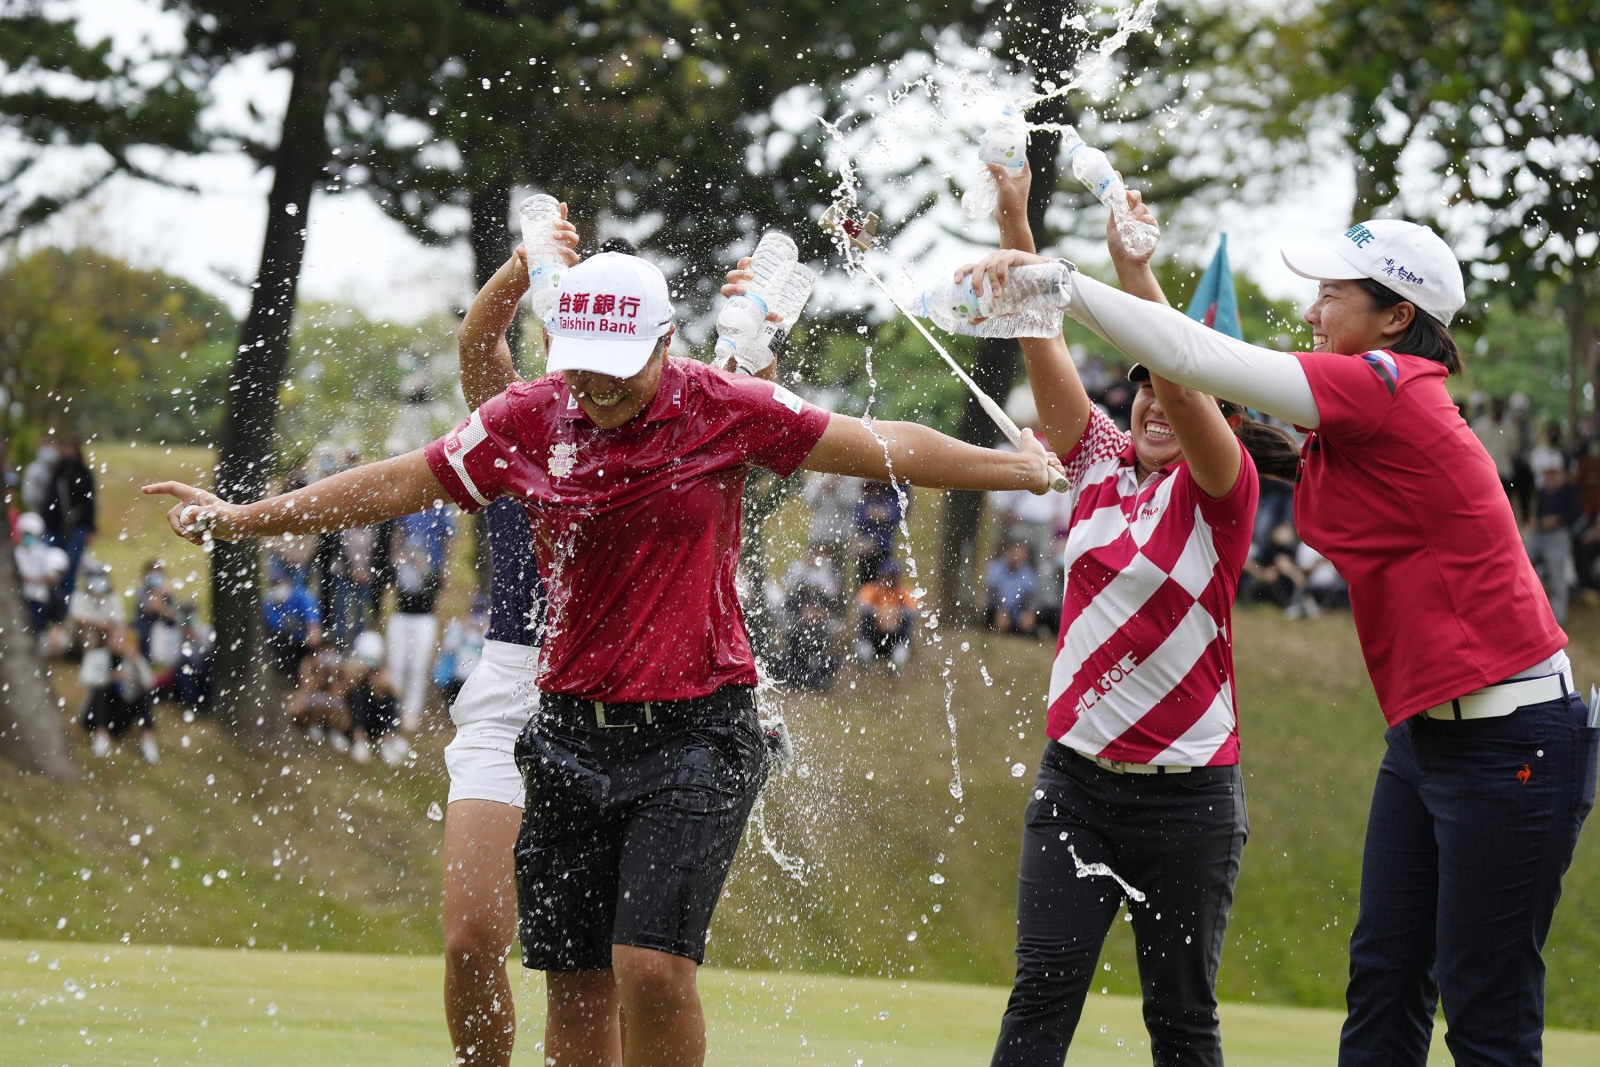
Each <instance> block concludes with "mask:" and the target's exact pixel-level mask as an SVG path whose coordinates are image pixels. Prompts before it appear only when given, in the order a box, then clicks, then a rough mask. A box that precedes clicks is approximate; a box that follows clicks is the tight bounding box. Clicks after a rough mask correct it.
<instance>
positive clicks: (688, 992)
mask: <svg viewBox="0 0 1600 1067" xmlns="http://www.w3.org/2000/svg"><path fill="white" fill-rule="evenodd" d="M611 962H612V969H613V973H614V974H615V975H616V988H617V994H618V997H619V999H620V1001H621V1004H622V1010H623V1012H624V1013H626V1015H627V1017H628V1042H627V1044H626V1045H625V1046H624V1047H623V1063H624V1064H626V1067H701V1065H702V1064H704V1063H705V1059H706V1017H705V1014H704V1013H703V1012H702V1011H701V1010H700V990H699V987H698V986H697V985H696V982H695V973H696V971H697V970H698V969H699V964H697V963H695V961H694V960H691V959H688V958H687V957H684V956H674V955H672V954H671V953H669V952H658V951H656V950H655V949H649V948H635V947H633V946H631V945H612V946H611Z"/></svg>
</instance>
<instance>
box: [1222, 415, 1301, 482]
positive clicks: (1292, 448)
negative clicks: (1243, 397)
mask: <svg viewBox="0 0 1600 1067" xmlns="http://www.w3.org/2000/svg"><path fill="white" fill-rule="evenodd" d="M1222 413H1223V414H1224V415H1227V416H1230V417H1231V416H1234V415H1238V416H1239V417H1240V419H1241V420H1242V421H1241V422H1240V423H1239V428H1238V429H1237V430H1235V431H1234V433H1235V434H1236V435H1237V436H1238V438H1239V442H1240V443H1241V444H1243V445H1244V450H1245V451H1246V452H1248V453H1250V458H1251V460H1253V461H1254V462H1255V465H1256V473H1257V474H1259V475H1261V477H1263V478H1275V479H1277V480H1278V481H1280V482H1289V483H1290V484H1291V485H1292V484H1293V483H1294V481H1295V478H1296V476H1297V475H1298V474H1299V473H1300V446H1298V445H1296V444H1295V443H1294V438H1293V437H1290V436H1289V435H1288V434H1287V433H1285V432H1284V431H1282V430H1280V429H1278V428H1277V427H1276V426H1268V425H1267V424H1266V423H1264V422H1257V421H1256V420H1255V419H1252V418H1251V417H1250V416H1249V415H1248V414H1246V413H1245V410H1244V409H1243V408H1241V407H1239V406H1238V405H1237V404H1231V403H1226V402H1225V403H1224V404H1223V405H1222Z"/></svg>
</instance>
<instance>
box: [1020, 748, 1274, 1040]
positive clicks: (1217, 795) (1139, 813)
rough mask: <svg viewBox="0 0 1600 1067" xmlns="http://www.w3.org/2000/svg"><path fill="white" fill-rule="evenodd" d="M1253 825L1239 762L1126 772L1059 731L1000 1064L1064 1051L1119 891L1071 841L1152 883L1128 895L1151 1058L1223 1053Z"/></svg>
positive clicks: (1023, 891) (1039, 811) (1036, 823)
mask: <svg viewBox="0 0 1600 1067" xmlns="http://www.w3.org/2000/svg"><path fill="white" fill-rule="evenodd" d="M1249 832H1250V827H1249V822H1248V820H1247V819H1246V817H1245V807H1244V786H1243V783H1242V781H1241V779H1240V776H1239V768H1238V767H1237V766H1234V767H1200V768H1196V769H1195V770H1192V771H1190V772H1188V773H1187V774H1172V775H1154V774H1137V775H1135V774H1129V775H1121V774H1116V773H1113V772H1112V771H1107V770H1102V769H1101V768H1100V767H1098V766H1096V765H1094V764H1093V763H1090V762H1089V761H1088V760H1086V759H1084V758H1083V757H1081V756H1079V755H1077V754H1075V753H1073V752H1069V751H1068V750H1067V749H1066V748H1065V747H1063V746H1061V745H1059V744H1055V743H1053V742H1052V743H1051V744H1050V746H1049V747H1048V748H1047V749H1046V750H1045V755H1044V760H1043V762H1042V764H1041V766H1040V768H1039V777H1038V780H1037V781H1036V782H1035V784H1034V791H1033V800H1032V801H1031V802H1030V803H1029V804H1028V812H1027V819H1026V823H1025V825H1024V828H1023V834H1022V874H1021V879H1020V884H1019V886H1018V889H1017V978H1016V983H1015V985H1014V986H1013V987H1012V990H1011V1000H1010V1002H1009V1003H1008V1004H1007V1005H1006V1014H1005V1018H1004V1019H1003V1020H1002V1021H1001V1024H1000V1040H999V1042H998V1043H997V1044H996V1045H995V1050H994V1060H993V1063H994V1067H1002V1065H1004V1067H1010V1065H1016V1067H1043V1065H1048V1064H1060V1063H1063V1062H1064V1061H1065V1060H1066V1058H1067V1047H1068V1045H1070V1044H1071V1043H1072V1034H1073V1031H1074V1030H1076V1029H1077V1026H1078V1017H1079V1016H1080V1015H1081V1014H1082V1013H1083V1000H1084V997H1085V995H1086V994H1087V993H1088V991H1089V985H1090V982H1091V980H1092V979H1093V978H1094V966H1095V961H1096V960H1098V959H1099V958H1100V948H1101V946H1102V945H1103V944H1104V942H1105V939H1106V934H1107V933H1108V932H1109V931H1110V929H1111V923H1112V922H1113V921H1114V920H1115V919H1116V916H1117V910H1118V907H1119V906H1120V904H1121V902H1122V897H1123V893H1122V889H1121V887H1120V886H1118V885H1117V883H1116V882H1115V881H1113V880H1112V879H1110V878H1106V877H1101V876H1091V877H1087V878H1079V877H1078V876H1077V864H1075V863H1074V862H1073V859H1072V854H1071V853H1069V852H1068V846H1071V847H1072V849H1073V851H1075V852H1076V853H1077V857H1078V859H1080V860H1082V861H1083V862H1084V863H1086V864H1091V863H1104V864H1107V865H1108V866H1110V867H1111V869H1112V870H1114V871H1115V872H1116V873H1117V874H1119V875H1121V876H1122V877H1123V878H1124V879H1126V880H1127V881H1128V883H1129V884H1131V885H1132V886H1133V887H1134V888H1135V889H1138V890H1140V891H1141V892H1143V893H1144V894H1145V896H1146V900H1145V901H1144V902H1143V903H1131V902H1130V904H1129V907H1130V908H1131V909H1132V910H1131V912H1130V914H1131V915H1132V917H1133V936H1134V940H1135V941H1136V942H1137V943H1138V957H1139V986H1140V989H1141V990H1142V991H1143V993H1144V1022H1145V1028H1146V1029H1148V1030H1149V1031H1150V1048H1151V1053H1152V1055H1153V1058H1154V1062H1155V1065H1156V1067H1168V1065H1177V1064H1204V1065H1212V1064H1216V1065H1220V1064H1221V1063H1222V1039H1221V1034H1220V1032H1219V1028H1218V1023H1217V996H1216V981H1217V963H1218V961H1219V960H1220V959H1221V958H1222V938H1223V933H1224V931H1225V930H1226V928H1227V924H1228V908H1229V907H1230V906H1231V905H1232V904H1233V885H1234V882H1235V881H1236V880H1237V879H1238V877H1239V857H1240V854H1241V852H1242V851H1243V849H1244V842H1245V838H1246V837H1247V836H1248V834H1249Z"/></svg>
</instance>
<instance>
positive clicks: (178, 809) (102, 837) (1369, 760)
mask: <svg viewBox="0 0 1600 1067" xmlns="http://www.w3.org/2000/svg"><path fill="white" fill-rule="evenodd" d="M102 451H103V454H104V456H105V461H106V462H108V464H109V466H108V473H107V475H106V476H105V480H104V489H103V493H102V509H103V516H104V518H103V535H102V538H101V542H100V545H99V546H98V550H99V551H100V552H101V555H102V557H104V558H107V559H108V560H110V561H112V562H113V565H114V566H115V567H116V568H117V571H116V573H117V575H118V584H119V585H122V584H124V583H125V582H131V581H132V569H133V568H134V567H136V565H137V563H138V561H140V560H142V559H143V558H145V556H146V555H152V554H155V553H156V552H157V551H160V552H162V553H166V554H167V555H168V558H169V560H171V559H174V558H176V559H179V560H184V559H185V557H183V555H182V553H185V552H187V551H188V550H187V549H186V548H185V546H183V545H182V544H181V543H180V542H176V541H175V540H173V539H171V538H164V537H162V536H161V535H160V533H159V526H158V524H159V521H160V518H159V516H160V510H159V508H157V507H155V506H153V505H152V504H151V502H149V501H147V500H141V499H138V498H137V497H135V496H134V495H133V486H135V485H136V484H137V482H138V481H140V480H143V479H145V478H148V477H150V476H152V475H154V474H157V473H160V472H162V471H163V470H165V469H166V467H167V465H168V464H169V463H171V462H172V461H173V457H168V456H167V455H166V454H165V452H163V451H159V450H151V449H142V448H141V449H136V450H130V449H126V448H124V449H121V450H116V449H112V448H109V447H107V448H105V449H103V450H102ZM101 454H102V453H101V452H97V453H96V456H97V458H99V457H100V455H101ZM174 457H176V458H178V459H185V461H187V462H201V461H203V459H204V457H203V455H196V456H191V457H177V454H176V453H174ZM930 503H931V502H930V501H928V500H927V499H926V498H923V499H922V500H920V501H919V504H918V507H917V509H916V510H915V511H914V512H913V522H912V541H913V546H914V548H915V549H916V550H917V554H918V555H919V557H920V558H921V559H923V560H926V559H928V558H929V556H930V555H931V550H930V542H931V537H932V528H933V525H934V523H933V521H932V520H933V518H934V517H936V515H937V509H936V508H934V507H932V506H929V505H930ZM792 519H793V516H789V515H785V516H783V519H782V522H781V523H780V525H784V524H789V525H793V524H794V523H793V522H792ZM123 533H126V534H127V535H128V537H127V540H125V541H124V540H122V539H121V535H122V534H123ZM463 540H465V539H463ZM203 563H204V561H203V559H200V558H198V556H197V557H196V558H195V559H194V560H192V561H186V562H182V563H178V564H175V565H174V566H173V568H172V569H173V571H174V573H175V574H177V575H178V576H179V577H183V576H184V575H185V574H186V573H187V570H186V568H193V569H198V570H200V571H201V572H202V573H203V567H202V566H201V565H202V564H203ZM455 566H456V568H457V569H456V571H454V572H453V573H454V574H458V575H459V574H463V573H464V567H465V563H464V562H462V561H459V560H458V562H457V563H456V565H455ZM124 575H126V576H127V577H126V578H124V577H123V576H124ZM926 577H927V575H926V567H924V580H926ZM465 584H466V583H465V581H464V580H456V581H453V582H452V586H453V587H454V592H453V593H452V595H454V596H457V597H459V596H460V595H461V594H460V590H461V588H462V587H464V586H465ZM1569 630H1570V632H1571V634H1572V636H1573V646H1572V649H1571V652H1572V655H1573V658H1574V660H1575V662H1576V664H1577V667H1578V673H1579V676H1580V677H1581V678H1584V679H1592V678H1595V677H1597V676H1600V614H1597V613H1596V612H1595V611H1594V610H1593V609H1589V608H1584V609H1579V610H1577V611H1575V613H1574V617H1573V620H1572V623H1571V625H1570V626H1569ZM1236 650H1237V659H1238V672H1239V692H1240V705H1241V718H1242V721H1243V735H1244V753H1245V756H1244V758H1245V770H1246V774H1247V775H1248V777H1247V779H1246V781H1247V790H1248V794H1249V803H1250V812H1251V823H1252V836H1251V839H1250V843H1249V845H1248V846H1247V848H1246V849H1245V855H1244V868H1243V873H1242V875H1241V877H1240V882H1239V891H1238V900H1237V903H1236V905H1235V908H1234V911H1233V919H1232V923H1231V926H1230V930H1229V937H1228V947H1227V951H1226V954H1225V956H1224V959H1223V964H1222V969H1221V974H1220V979H1219V981H1220V986H1221V993H1222V996H1223V997H1224V999H1227V1000H1233V1001H1238V1002H1244V1003H1252V1002H1253V1003H1256V1004H1261V1003H1278V1004H1296V1005H1301V1006H1317V1007H1325V1008H1334V1009H1337V1008H1338V1007H1340V1006H1341V1005H1342V997H1343V987H1344V974H1345V967H1346V956H1345V945H1346V941H1347V938H1348V932H1349V929H1350V924H1351V922H1352V921H1353V919H1354V917H1355V908H1356V896H1357V889H1358V885H1359V872H1360V847H1361V838H1362V833H1363V830H1364V827H1365V820H1366V809H1367V802H1368V798H1369V795H1370V791H1371V785H1372V780H1373V777H1374V773H1375V770H1376V767H1377V763H1378V760H1379V758H1380V756H1381V753H1382V730H1381V726H1382V720H1381V718H1380V716H1379V714H1378V711H1377V708H1376V705H1375V702H1374V699H1373V696H1372V691H1371V688H1370V686H1369V684H1368V682H1367V680H1366V674H1365V671H1364V669H1363V667H1362V663H1361V658H1360V653H1359V649H1358V647H1357V645H1356V642H1355V636H1354V633H1353V630H1352V629H1351V627H1350V623H1349V619H1348V617H1346V616H1330V617H1325V618H1323V619H1320V620H1317V621H1315V622H1310V623H1296V624H1286V623H1284V621H1283V620H1282V618H1281V616H1279V615H1277V614H1276V613H1269V612H1259V611H1241V612H1240V613H1239V615H1238V618H1237V622H1236ZM1049 666H1050V651H1049V650H1048V649H1047V648H1044V647H1042V646H1040V645H1038V644H1035V643H1031V642H1026V641H1020V640H1016V639H1000V638H997V637H995V636H994V635H991V634H987V633H949V634H946V635H945V636H943V637H942V639H941V640H939V641H938V643H925V644H924V645H923V646H922V647H921V648H919V650H918V652H917V655H916V658H915V659H914V661H913V670H912V671H911V672H910V673H909V675H908V676H907V677H906V678H903V679H891V678H889V677H887V676H886V675H883V674H873V675H864V674H858V673H856V672H855V671H854V670H853V669H847V670H846V672H845V673H844V674H843V675H842V676H841V679H840V684H839V686H838V687H837V688H836V690H835V691H834V692H833V693H832V694H830V695H828V696H826V697H814V696H813V697H805V698H801V697H795V696H790V697H783V698H780V703H781V704H782V705H783V707H784V710H785V712H786V715H787V718H788V721H789V723H790V726H791V729H792V732H793V733H794V735H795V739H796V747H797V752H798V759H797V767H796V768H795V770H793V771H792V772H791V773H790V774H789V775H788V776H787V777H785V778H784V779H782V780H779V781H775V782H774V783H772V785H771V786H770V787H769V790H768V792H767V795H766V798H765V800H764V802H763V804H762V806H761V809H760V810H759V812H758V818H757V820H756V821H755V822H754V823H753V825H752V828H751V832H750V833H749V834H748V835H747V838H746V842H745V847H744V848H743V849H742V850H741V853H740V856H739V859H738V861H737V862H736V864H735V868H734V872H733V875H732V876H731V878H730V880H729V885H728V889H727V894H726V896H725V898H724V900H723V903H722V905H721V908H720V910H719V912H718V919H717V924H716V926H715V927H714V929H713V932H712V943H711V962H712V963H713V964H716V965H719V966H723V967H737V968H751V969H757V970H772V969H784V970H789V969H804V970H808V971H813V972H828V973H835V974H854V975H861V976H869V977H872V976H881V977H892V978H895V979H897V980H898V979H913V980H920V979H932V980H940V981H966V982H979V983H991V984H1003V983H1006V982H1008V981H1009V978H1010V974H1011V966H1012V964H1011V947H1012V946H1011V941H1012V922H1013V907H1014V903H1013V901H1014V893H1015V883H1016V849H1017V841H1018V837H1019V829H1020V819H1021V812H1022V809H1023V806H1024V804H1025V801H1026V797H1027V790H1028V789H1029V787H1030V784H1031V781H1032V775H1033V771H1034V768H1035V766H1036V763H1037V758H1038V753H1039V751H1040V749H1041V747H1042V745H1043V743H1044V735H1043V732H1042V729H1043V708H1044V704H1043V699H1042V694H1043V693H1044V692H1045V688H1046V684H1047V679H1048V674H1049ZM991 683H992V684H991ZM73 690H74V686H73V683H72V682H71V679H70V677H64V678H63V680H62V683H61V691H62V692H63V695H64V697H69V698H70V697H71V696H72V694H73ZM947 700H948V706H949V708H950V710H951V712H952V714H953V715H954V717H955V720H956V737H957V745H956V755H957V756H958V758H959V763H960V766H961V772H962V780H963V784H964V794H963V799H962V800H961V801H959V802H958V801H957V800H956V799H955V798H954V797H953V796H952V795H951V793H950V791H949V788H948V783H949V782H950V779H951V776H952V768H951V747H950V732H949V727H948V726H947V723H946V707H947ZM71 706H72V703H71V701H70V699H69V702H68V707H71ZM430 730H431V732H429V733H427V734H426V735H425V736H424V737H423V738H422V739H421V742H420V744H419V759H418V761H417V763H416V764H415V766H413V767H410V768H406V769H401V770H390V769H388V768H384V767H381V766H371V765H369V766H366V767H356V766H354V765H352V764H350V763H349V762H348V761H347V760H342V759H339V758H337V757H334V756H332V755H331V754H329V753H327V752H325V751H322V750H317V749H312V748H309V747H305V746H301V747H298V748H296V749H295V750H294V751H292V752H290V753H289V754H287V755H286V756H285V755H279V756H267V755H265V754H262V753H258V752H253V751H247V750H245V749H242V748H240V747H238V746H237V745H235V744H233V743H232V742H231V741H230V740H229V739H227V738H226V737H224V736H222V735H221V734H220V733H219V732H218V731H217V730H216V728H215V727H213V726H212V725H211V724H210V723H208V722H205V721H201V722H198V723H194V724H191V725H187V726H186V725H184V724H182V723H180V722H177V721H175V720H174V719H172V718H170V717H168V718H165V719H163V720H162V721H161V723H160V726H159V731H160V736H161V740H162V745H163V751H164V753H165V758H164V759H163V761H162V762H161V763H160V764H159V765H158V766H156V767H153V768H151V767H146V766H145V765H143V764H142V763H140V762H139V761H138V758H137V755H136V754H135V753H133V752H131V751H129V750H124V751H122V752H120V753H118V754H117V755H115V756H114V757H113V758H112V759H111V760H109V761H103V762H93V761H90V760H89V758H88V755H87V752H86V745H85V744H84V741H83V738H82V737H81V735H80V734H79V733H78V732H77V731H73V743H74V745H75V746H77V747H76V749H75V754H76V756H77V757H78V758H79V760H80V761H81V762H82V763H83V764H84V765H85V766H86V767H87V768H89V769H90V771H91V775H92V776H91V777H88V778H87V779H86V780H84V781H82V782H80V783H76V784H66V785H63V784H57V783H50V782H45V781H41V780H39V779H37V778H33V777H30V776H24V775H21V774H19V773H18V772H16V771H15V769H14V768H12V767H10V766H9V765H5V764H0V937H4V938H14V939H52V940H79V941H94V942H118V941H121V940H122V939H123V938H127V939H128V940H129V942H130V943H132V944H134V945H135V946H137V945H141V944H144V945H150V944H167V943H171V944H179V945H198V946H222V947H243V946H246V945H250V944H251V943H252V939H253V943H254V945H255V946H256V947H258V948H272V949H276V948H280V947H283V948H287V949H289V950H313V949H320V950H321V951H323V952H327V951H330V950H342V951H363V952H389V953H394V952H399V953H435V952H437V951H438V950H439V947H440V933H439V922H438V897H439V874H438V861H437V849H438V846H439V843H440V838H441V830H442V827H441V824H439V823H437V822H434V821H431V820H429V819H428V818H426V816H425V814H424V813H425V812H426V811H427V810H428V808H429V805H430V804H432V803H436V802H437V803H440V804H442V803H443V801H444V796H445V789H446V783H445V778H444V769H443V761H442V758H441V757H440V750H441V749H442V747H443V744H444V742H445V741H446V740H447V737H448V733H449V728H448V725H447V724H446V723H445V720H444V719H443V717H442V715H441V714H439V713H438V712H437V711H436V712H435V713H434V715H433V718H432V719H431V721H430ZM183 738H187V740H188V744H187V746H185V745H184V744H183V741H182V739H183ZM1018 765H1020V767H1021V771H1020V775H1018V776H1013V771H1014V770H1015V769H1016V768H1017V766H1018ZM135 835H137V837H138V840H137V841H136V842H135V841H134V837H135ZM780 859H781V860H782V863H780V862H779V860H780ZM222 871H226V872H227V876H226V877H223V876H222V873H221V872H222ZM207 877H209V879H210V881H209V883H208V882H207ZM63 950H65V949H63ZM1547 959H1548V961H1549V965H1550V971H1549V1007H1550V1014H1549V1017H1550V1021H1551V1023H1552V1024H1553V1025H1561V1026H1569V1027H1577V1028H1584V1029H1597V1030H1600V839H1597V836H1596V833H1595V832H1594V831H1593V829H1591V830H1590V832H1589V833H1587V834H1586V835H1585V836H1584V838H1583V840H1582V841H1581V842H1580V845H1579V849H1578V855H1577V858H1576V859H1575V861H1574V864H1573V869H1572V870H1571V871H1570V872H1569V874H1568V876H1567V881H1566V893H1565V898H1564V900H1563V903H1562V906H1561V908H1560V909H1559V910H1558V912H1557V914H1556V922H1555V927H1554V929H1553V930H1552V932H1551V937H1550V945H1549V948H1548V951H1547ZM1104 963H1105V964H1106V965H1107V966H1108V969H1107V970H1103V971H1102V972H1100V973H1101V978H1102V981H1101V982H1100V984H1099V987H1097V988H1104V989H1106V990H1107V991H1108V993H1109V994H1113V995H1114V994H1119V993H1121V994H1132V993H1135V992H1136V991H1137V988H1138V987H1137V979H1136V975H1135V971H1134V968H1133V954H1132V944H1131V938H1130V937H1129V936H1128V932H1127V928H1126V926H1125V924H1123V923H1118V924H1117V925H1116V929H1115V930H1114V931H1113V935H1112V938H1111V941H1110V942H1109V944H1108V946H1107V950H1106V953H1105V956H1104ZM419 966H420V964H419ZM428 1021H429V1024H430V1025H432V1024H433V1023H434V1022H435V1021H436V1016H433V1015H431V1014H430V1015H429V1016H428ZM0 1058H3V1054H0Z"/></svg>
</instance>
